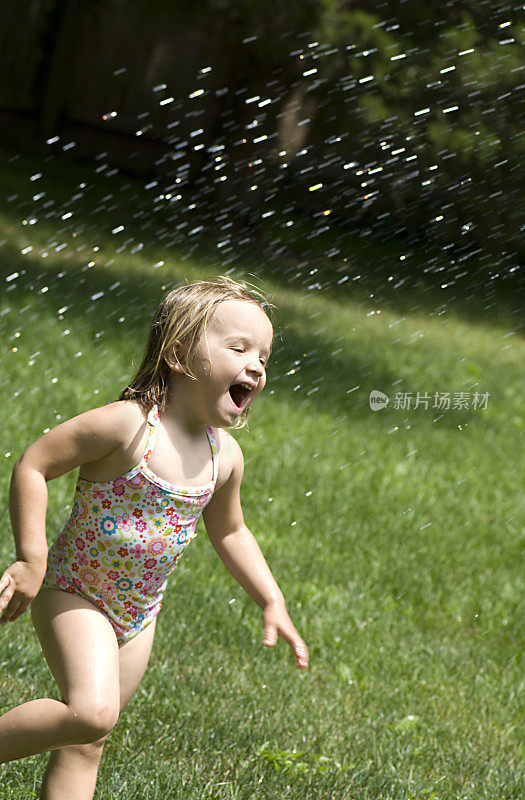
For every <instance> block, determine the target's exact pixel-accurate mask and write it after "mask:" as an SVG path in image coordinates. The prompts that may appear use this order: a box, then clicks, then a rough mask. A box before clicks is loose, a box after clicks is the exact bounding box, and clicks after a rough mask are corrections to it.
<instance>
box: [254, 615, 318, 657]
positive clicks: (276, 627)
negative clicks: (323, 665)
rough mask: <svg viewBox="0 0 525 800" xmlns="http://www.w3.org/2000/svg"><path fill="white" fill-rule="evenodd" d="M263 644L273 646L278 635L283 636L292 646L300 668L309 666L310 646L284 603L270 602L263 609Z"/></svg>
mask: <svg viewBox="0 0 525 800" xmlns="http://www.w3.org/2000/svg"><path fill="white" fill-rule="evenodd" d="M263 623H264V637H263V644H264V645H265V646H266V647H273V646H274V645H275V644H276V643H277V637H278V636H282V637H283V639H284V640H285V641H286V642H288V644H289V645H290V647H291V648H292V650H293V652H294V655H295V659H296V661H297V666H298V667H299V669H306V668H307V666H308V648H307V646H306V644H305V643H304V641H303V640H302V639H301V637H300V636H299V634H298V633H297V631H296V629H295V625H294V624H293V622H292V620H291V619H290V617H289V616H288V612H287V610H286V608H285V606H284V604H283V603H269V604H268V605H267V606H265V608H264V609H263Z"/></svg>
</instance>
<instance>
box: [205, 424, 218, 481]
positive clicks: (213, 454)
mask: <svg viewBox="0 0 525 800" xmlns="http://www.w3.org/2000/svg"><path fill="white" fill-rule="evenodd" d="M206 433H207V434H208V440H209V442H210V447H211V457H212V466H213V475H212V479H211V482H212V483H213V484H214V485H215V484H216V483H217V476H218V474H219V469H218V461H219V448H218V446H217V440H216V439H215V434H214V433H213V428H208V430H207V431H206Z"/></svg>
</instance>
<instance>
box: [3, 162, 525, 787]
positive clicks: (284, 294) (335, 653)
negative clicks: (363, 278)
mask: <svg viewBox="0 0 525 800" xmlns="http://www.w3.org/2000/svg"><path fill="white" fill-rule="evenodd" d="M11 180H12V181H13V186H16V179H15V178H12V179H11ZM74 180H75V173H74V172H73V173H71V174H69V173H68V174H67V175H66V177H65V178H63V187H62V189H61V190H60V191H62V192H63V193H64V196H67V190H68V181H70V182H72V181H74ZM13 191H15V189H13ZM20 191H22V189H20ZM80 222H82V218H81V219H80ZM88 223H89V225H91V220H89V219H87V221H86V226H88ZM43 225H44V223H43V224H42V226H40V225H35V226H33V228H32V229H29V228H27V227H24V228H23V230H22V228H21V225H20V220H19V218H17V216H16V214H12V213H11V214H10V213H9V212H8V211H5V212H4V213H3V215H2V216H1V217H0V239H7V240H8V242H6V243H5V244H4V245H3V246H2V247H1V248H0V269H1V271H2V273H3V276H2V286H3V287H4V291H3V292H2V295H1V300H0V314H1V316H0V331H1V335H2V343H3V345H4V346H3V348H2V351H1V357H0V384H1V386H2V390H3V403H2V407H1V409H0V423H1V425H2V431H3V438H2V448H1V450H0V463H1V468H2V499H3V507H4V510H5V515H4V527H3V536H2V538H1V541H0V555H1V559H2V563H3V564H5V565H7V564H8V563H9V559H10V558H11V557H12V552H13V546H12V541H11V538H10V533H9V529H8V524H7V489H8V482H9V474H10V470H11V468H12V466H13V463H14V461H15V459H16V458H17V456H18V455H19V454H20V452H21V451H22V450H23V449H24V448H25V447H26V446H27V445H28V444H29V443H30V442H31V441H32V440H34V439H35V438H36V437H37V436H39V435H40V434H41V433H42V431H43V430H45V429H46V428H48V427H51V426H52V425H54V424H56V423H57V422H58V421H59V420H60V419H64V418H67V417H69V416H72V415H74V414H76V413H79V412H80V411H82V410H85V409H86V408H89V407H92V406H94V405H102V404H103V403H105V402H107V401H108V400H111V399H114V398H115V397H116V396H117V395H118V393H119V391H120V389H121V387H122V386H123V384H124V382H125V381H126V380H127V378H128V377H129V376H130V375H131V374H132V372H133V364H134V365H135V366H136V365H137V362H138V359H139V358H140V355H141V349H142V346H143V341H144V335H145V333H146V330H147V326H148V322H149V318H150V316H151V312H152V310H153V308H154V307H155V304H156V302H157V301H158V298H159V297H160V295H161V294H162V287H163V286H167V285H169V284H170V283H173V282H175V281H180V280H186V279H193V278H196V277H199V276H200V275H206V276H209V275H210V271H211V266H210V263H209V262H207V263H200V262H199V259H198V258H197V256H195V257H192V258H185V259H184V260H182V258H180V257H179V256H178V255H177V253H175V252H170V253H168V254H167V253H165V252H163V251H162V248H161V247H160V246H159V247H158V250H154V249H153V247H152V248H150V247H149V246H148V248H147V250H146V251H145V252H143V253H142V254H137V255H134V256H130V255H129V254H125V253H118V252H116V249H115V246H114V244H113V242H112V240H111V237H110V236H103V235H101V236H100V237H98V239H97V246H98V247H99V248H100V249H99V250H98V251H95V254H94V255H93V254H91V255H89V256H88V252H89V253H92V245H93V244H94V240H93V239H92V238H90V237H92V233H91V228H90V232H89V235H88V234H87V233H85V234H81V235H79V236H78V241H77V242H75V243H74V244H72V243H71V241H70V240H68V247H66V248H64V249H63V250H61V251H59V252H56V251H55V249H54V248H49V241H50V237H52V236H53V229H54V228H55V232H54V239H56V241H57V242H58V241H60V239H61V236H60V225H59V224H58V223H55V222H53V221H52V220H48V221H46V222H45V226H46V227H45V228H44V227H43ZM21 231H22V232H21ZM28 242H29V243H32V244H33V251H29V252H28V253H27V254H26V255H22V254H21V252H20V251H21V249H23V248H24V247H25V246H27V244H28ZM82 244H85V250H80V252H78V250H77V248H78V246H79V245H80V246H82ZM42 251H44V252H48V255H47V256H46V257H45V258H43V257H42ZM90 260H94V261H95V264H94V265H93V266H91V267H89V266H87V265H88V264H89V261H90ZM161 260H162V261H164V262H165V263H164V265H161V266H156V267H154V265H155V264H157V263H158V262H159V261H161ZM250 269H251V270H252V271H253V264H252V265H250ZM218 271H220V269H219V267H217V269H216V272H218ZM16 272H18V273H19V276H18V278H13V279H12V280H11V281H8V282H7V283H6V282H5V280H4V279H5V277H7V276H10V275H13V274H14V273H16ZM239 274H240V270H239ZM261 274H262V272H261ZM116 284H118V285H116ZM261 284H262V285H263V286H264V287H265V288H266V289H267V290H269V291H270V292H271V293H272V295H273V299H274V302H275V303H276V305H277V315H276V330H277V338H276V342H275V346H274V351H275V352H274V356H273V358H272V363H271V365H270V369H269V381H268V385H267V389H266V391H265V393H264V394H263V396H262V397H261V398H260V400H258V401H257V404H256V407H255V409H254V413H253V418H252V420H251V422H250V425H249V430H247V431H246V430H243V431H240V432H239V433H238V434H236V435H237V436H238V438H239V441H240V442H241V444H242V446H243V450H244V453H245V460H246V475H245V481H244V485H243V507H244V513H245V518H246V521H247V523H248V525H249V526H250V527H251V528H252V530H253V531H254V533H255V534H256V535H257V538H258V540H259V542H260V544H261V547H262V549H263V551H264V552H265V554H266V556H267V559H268V561H269V563H270V566H271V568H272V570H273V572H274V574H275V576H276V578H277V580H278V582H279V584H280V585H281V587H282V589H283V591H284V594H285V596H286V598H287V603H288V609H289V611H290V614H291V616H292V618H293V619H294V621H295V623H296V625H297V627H298V629H299V630H300V632H301V633H302V635H303V636H304V637H305V639H306V641H307V643H308V645H309V647H310V654H311V666H310V669H309V671H308V672H307V673H305V674H303V673H299V671H298V670H297V669H296V668H295V667H294V664H293V659H292V655H291V653H290V651H289V648H288V647H287V645H285V644H284V643H283V642H280V643H279V646H278V647H277V648H275V649H274V650H268V649H267V648H263V647H262V646H261V639H262V628H261V620H260V612H259V609H258V608H257V607H256V606H255V605H254V604H253V603H252V602H251V600H250V599H249V598H248V597H247V596H246V595H245V594H244V593H243V592H242V590H241V589H240V588H239V587H238V586H237V584H236V583H235V582H234V581H233V579H232V578H230V576H229V575H228V574H227V572H226V571H225V570H224V568H223V566H222V564H221V563H220V561H219V560H218V559H217V557H216V555H215V553H214V551H213V549H212V548H211V546H210V544H209V543H208V541H207V539H206V534H205V532H204V529H203V528H202V527H201V532H200V535H199V537H198V538H197V540H196V541H195V542H194V543H193V544H192V547H191V548H190V549H189V551H188V553H187V555H186V557H185V559H183V561H182V562H181V564H180V565H179V566H178V568H177V571H176V572H175V573H174V574H173V576H172V580H171V582H170V587H169V590H168V592H167V595H166V600H165V603H164V608H163V610H162V612H161V615H160V617H159V626H158V634H157V638H156V643H155V647H154V653H153V656H152V660H151V664H150V667H149V670H148V672H147V674H146V677H145V678H144V681H143V683H142V685H141V687H140V688H139V690H138V692H137V694H136V696H135V697H134V699H133V700H132V702H131V703H130V705H129V707H128V708H127V709H126V711H125V712H124V714H123V715H122V718H121V720H120V721H119V723H118V725H117V727H116V729H115V730H114V732H113V733H112V736H111V738H110V740H109V743H108V745H107V747H106V754H105V757H104V761H103V765H102V767H101V772H100V780H99V785H98V789H97V795H96V796H97V798H100V800H110V799H111V800H113V798H119V797H122V798H124V797H125V798H134V797H137V798H148V800H150V798H163V799H164V798H177V799H178V798H181V800H182V798H184V800H187V798H192V800H204V798H210V800H211V799H213V800H216V799H218V800H229V799H230V798H239V799H241V798H242V800H263V799H264V800H280V798H297V800H314V799H315V800H319V798H322V800H350V799H352V800H376V799H377V798H381V800H401V799H402V800H415V799H416V798H417V799H418V800H420V798H425V800H426V799H427V798H428V799H429V800H430V799H431V798H433V799H434V800H459V798H462V799H463V798H465V800H479V798H487V800H489V798H490V799H491V800H492V798H498V800H517V798H518V797H520V796H521V794H522V791H523V756H524V755H525V752H524V751H523V746H522V745H520V742H522V741H523V722H522V717H521V705H520V701H521V700H522V696H523V690H524V688H525V684H524V683H523V660H522V654H523V645H524V636H523V605H522V598H523V589H524V579H523V561H522V553H523V537H522V523H523V496H522V495H523V492H522V488H521V483H522V481H521V480H520V476H521V474H522V473H523V465H522V462H520V459H519V456H520V451H519V450H518V447H517V445H518V443H519V442H520V440H521V439H522V438H523V431H524V426H525V420H524V416H523V403H522V400H521V399H522V398H523V396H524V394H525V377H524V370H523V363H524V362H523V354H524V353H523V350H524V348H523V343H522V341H521V340H520V339H519V337H518V335H517V334H516V333H515V332H514V328H513V327H512V326H511V324H510V321H509V320H508V319H507V318H505V317H501V318H495V319H494V318H490V319H489V318H487V324H486V325H485V324H483V323H482V322H481V321H480V320H479V318H476V319H473V320H469V319H467V318H466V317H465V316H461V315H456V314H455V313H453V311H452V310H451V311H450V312H449V313H447V314H445V315H440V314H437V313H431V312H429V311H426V310H423V309H419V310H418V309H417V308H416V309H414V310H413V311H411V312H410V313H408V312H406V313H405V312H400V311H399V310H398V311H396V309H395V308H394V307H392V306H387V305H386V306H384V307H383V306H378V305H377V304H375V303H374V302H373V300H372V299H370V300H369V301H367V300H366V297H364V296H363V295H362V294H356V295H355V296H353V294H352V292H351V291H350V290H349V291H348V292H346V294H345V295H344V296H343V295H342V296H340V297H338V296H336V295H334V294H333V293H330V292H326V293H316V294H314V293H309V292H306V291H305V290H304V289H301V288H298V289H294V288H293V287H291V286H289V285H287V284H286V282H284V281H281V280H279V278H278V276H274V277H271V276H268V275H266V277H264V278H262V279H261ZM101 292H102V293H103V294H100V293H101ZM96 295H100V296H99V297H98V298H97V299H93V297H94V296H96ZM65 307H67V308H66V309H65ZM64 309H65V310H64ZM372 311H374V314H371V313H370V312H372ZM378 311H380V312H381V313H377V312H378ZM17 334H18V335H17ZM373 389H379V390H381V391H383V392H384V393H386V394H387V395H388V396H389V397H390V398H391V402H390V404H389V407H388V408H387V409H386V410H383V411H380V412H372V411H371V410H370V406H369V402H368V397H369V393H370V391H371V390H373ZM408 391H412V392H414V394H415V392H417V391H419V392H428V393H429V394H430V395H431V396H433V394H434V393H435V392H438V393H443V392H450V393H452V394H454V393H456V392H461V391H464V392H470V393H471V395H472V393H473V392H474V391H478V392H480V393H484V392H488V393H489V398H488V404H487V408H486V409H478V410H474V409H472V408H469V409H465V410H459V409H455V410H453V409H451V410H448V411H438V410H436V409H432V408H428V409H427V410H425V409H423V408H419V409H410V410H406V411H402V410H397V409H395V408H394V407H393V405H394V397H395V393H396V392H408ZM74 479H75V476H74V475H69V476H65V477H64V478H61V479H59V480H57V481H55V482H54V483H53V484H51V486H50V502H49V514H48V537H49V540H50V541H52V540H53V539H54V538H55V536H56V533H57V532H58V530H59V528H60V525H61V524H62V522H63V521H64V519H65V517H66V515H67V513H68V504H69V503H70V501H71V493H72V490H73V487H74ZM0 648H1V653H2V658H1V668H0V686H1V689H2V691H1V694H0V697H1V710H6V709H8V708H10V707H12V706H14V705H16V704H18V703H19V702H22V701H24V700H28V699H30V698H33V697H35V696H39V695H41V694H42V693H45V692H55V691H56V690H55V688H54V685H53V681H52V679H51V676H50V674H49V672H48V670H47V668H46V666H45V664H44V662H43V659H42V657H41V655H40V652H39V648H38V645H37V641H36V637H35V635H34V633H33V632H32V628H31V624H30V620H29V615H25V617H24V618H23V619H21V620H19V621H18V622H17V623H15V624H14V625H9V626H7V627H6V628H2V629H1V630H0ZM44 764H45V757H35V758H30V759H26V760H24V761H21V762H18V763H16V764H10V765H6V766H4V767H2V768H0V790H1V792H0V794H1V795H2V797H6V798H13V800H22V798H24V800H26V798H28V797H29V796H34V794H35V792H36V789H34V787H35V786H38V782H39V780H40V776H41V774H42V771H43V769H44Z"/></svg>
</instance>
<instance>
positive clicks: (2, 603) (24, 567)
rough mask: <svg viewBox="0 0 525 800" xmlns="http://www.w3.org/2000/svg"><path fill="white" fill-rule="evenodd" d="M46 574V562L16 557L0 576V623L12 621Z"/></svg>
mask: <svg viewBox="0 0 525 800" xmlns="http://www.w3.org/2000/svg"><path fill="white" fill-rule="evenodd" d="M45 574H46V564H43V563H41V562H39V561H22V560H21V559H18V561H15V563H14V564H11V566H10V567H8V568H7V569H6V571H5V572H4V574H3V575H2V577H1V578H0V613H1V616H0V624H2V625H5V623H6V622H13V621H14V620H15V619H17V618H18V617H19V616H20V615H21V614H23V613H24V611H25V610H26V609H27V608H28V607H29V605H30V604H31V601H32V600H33V599H34V598H35V597H36V596H37V594H38V590H39V589H40V587H41V585H42V581H43V580H44V576H45ZM2 612H3V613H2Z"/></svg>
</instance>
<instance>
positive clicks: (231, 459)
mask: <svg viewBox="0 0 525 800" xmlns="http://www.w3.org/2000/svg"><path fill="white" fill-rule="evenodd" d="M213 432H214V434H215V440H216V442H217V449H218V454H219V474H218V477H217V486H216V488H217V489H219V488H220V487H221V486H222V485H223V484H225V483H226V481H228V480H229V478H230V476H231V474H232V472H233V471H234V470H235V471H240V472H241V474H242V469H243V466H244V459H243V455H242V450H241V446H240V444H239V442H238V441H237V439H235V438H234V437H233V436H232V435H231V433H228V431H226V430H225V429H224V428H214V429H213Z"/></svg>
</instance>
